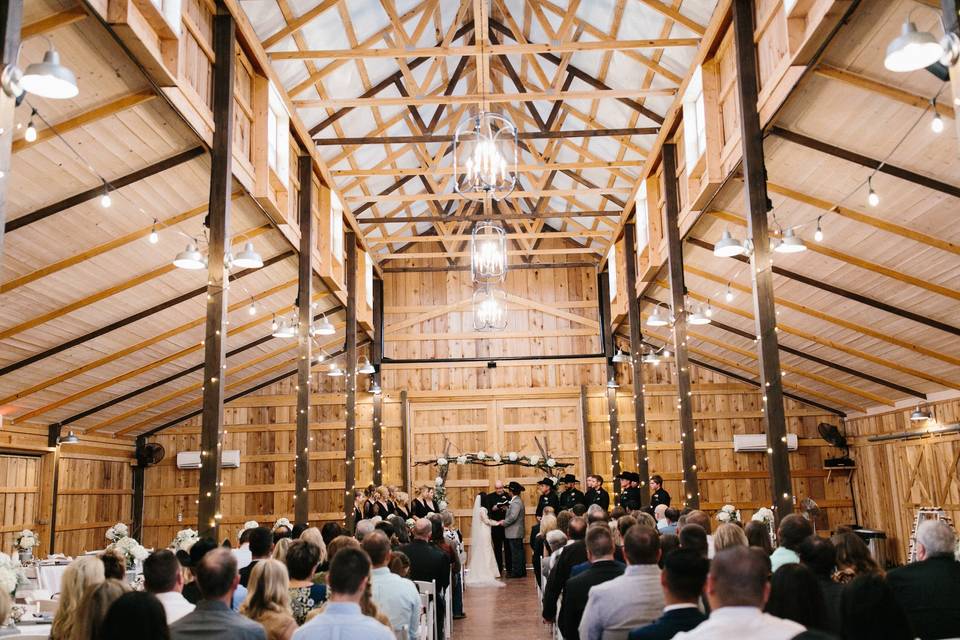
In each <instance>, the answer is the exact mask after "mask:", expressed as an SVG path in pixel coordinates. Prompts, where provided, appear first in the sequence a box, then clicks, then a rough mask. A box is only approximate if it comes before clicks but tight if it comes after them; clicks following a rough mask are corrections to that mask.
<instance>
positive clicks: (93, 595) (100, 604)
mask: <svg viewBox="0 0 960 640" xmlns="http://www.w3.org/2000/svg"><path fill="white" fill-rule="evenodd" d="M129 591H131V589H130V585H128V584H127V583H126V582H123V581H121V580H117V579H115V578H107V579H106V580H104V581H103V582H101V583H100V584H95V585H92V586H90V587H87V590H86V591H85V592H84V594H83V598H82V599H81V600H80V607H79V608H78V609H77V622H76V624H75V625H74V627H73V632H72V633H71V634H70V640H98V639H99V638H100V635H101V634H100V627H101V626H102V625H103V619H104V618H106V617H107V611H109V610H110V605H112V604H113V603H114V602H115V601H116V600H117V599H118V598H120V596H122V595H123V594H125V593H127V592H129Z"/></svg>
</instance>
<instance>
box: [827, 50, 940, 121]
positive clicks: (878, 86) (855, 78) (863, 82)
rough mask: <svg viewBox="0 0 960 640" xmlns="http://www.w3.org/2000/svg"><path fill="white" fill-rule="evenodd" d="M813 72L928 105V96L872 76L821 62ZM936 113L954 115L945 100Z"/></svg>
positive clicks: (909, 102)
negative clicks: (911, 91)
mask: <svg viewBox="0 0 960 640" xmlns="http://www.w3.org/2000/svg"><path fill="white" fill-rule="evenodd" d="M813 72H814V73H815V74H817V75H818V76H822V77H824V78H830V79H831V80H839V81H840V82H843V83H845V84H848V85H850V86H852V87H858V88H860V89H865V90H867V91H869V92H871V93H875V94H877V95H881V96H884V97H886V98H890V99H891V100H894V101H896V102H900V103H902V104H907V105H910V106H911V107H916V108H918V109H924V110H926V109H928V108H929V107H930V98H927V97H924V96H918V95H917V94H915V93H910V92H909V91H904V90H903V89H901V88H899V87H893V86H890V85H888V84H884V83H883V82H880V81H878V80H874V79H873V78H868V77H867V76H864V75H861V74H859V73H854V72H853V71H848V70H846V69H838V68H837V67H832V66H830V65H828V64H824V63H821V64H818V65H817V66H816V67H814V69H813ZM937 113H939V114H940V115H941V116H946V117H948V118H954V117H956V116H955V114H954V110H953V107H951V106H950V105H949V104H948V103H947V102H946V101H944V102H938V103H937Z"/></svg>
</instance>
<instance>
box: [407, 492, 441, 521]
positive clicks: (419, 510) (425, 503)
mask: <svg viewBox="0 0 960 640" xmlns="http://www.w3.org/2000/svg"><path fill="white" fill-rule="evenodd" d="M412 510H413V517H414V518H426V517H427V515H429V514H431V513H436V511H437V508H436V505H434V503H433V487H431V486H430V485H428V484H425V485H423V486H422V487H420V491H419V493H417V497H416V499H414V501H413V507H412Z"/></svg>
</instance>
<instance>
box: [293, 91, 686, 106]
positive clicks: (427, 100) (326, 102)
mask: <svg viewBox="0 0 960 640" xmlns="http://www.w3.org/2000/svg"><path fill="white" fill-rule="evenodd" d="M675 93H676V89H594V90H586V91H527V92H524V93H487V94H482V95H481V94H479V93H475V94H467V95H451V96H448V95H443V94H436V95H430V96H422V97H417V96H411V97H409V98H408V97H404V96H393V97H383V96H380V97H376V98H319V99H309V100H294V101H293V105H294V106H295V107H297V108H300V109H341V108H345V107H350V108H356V107H419V106H426V105H434V104H480V103H482V102H484V103H490V104H499V103H503V102H540V101H549V102H556V101H558V100H604V99H619V98H649V97H652V96H673V95H674V94H675Z"/></svg>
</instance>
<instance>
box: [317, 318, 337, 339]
mask: <svg viewBox="0 0 960 640" xmlns="http://www.w3.org/2000/svg"><path fill="white" fill-rule="evenodd" d="M313 332H314V333H315V334H316V335H318V336H332V335H333V334H335V333H336V332H337V328H336V327H334V326H333V323H331V322H330V320H328V319H327V316H323V317H322V318H320V322H319V323H317V324H316V326H315V327H314V329H313Z"/></svg>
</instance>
